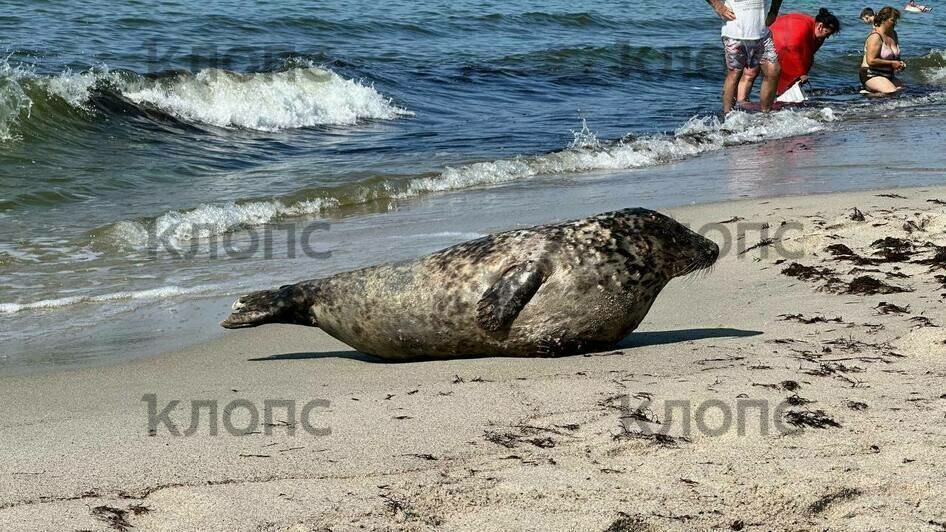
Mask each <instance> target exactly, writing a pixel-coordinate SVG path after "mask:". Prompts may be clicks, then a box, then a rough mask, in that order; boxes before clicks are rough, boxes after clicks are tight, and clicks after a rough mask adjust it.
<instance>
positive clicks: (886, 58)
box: [860, 6, 907, 94]
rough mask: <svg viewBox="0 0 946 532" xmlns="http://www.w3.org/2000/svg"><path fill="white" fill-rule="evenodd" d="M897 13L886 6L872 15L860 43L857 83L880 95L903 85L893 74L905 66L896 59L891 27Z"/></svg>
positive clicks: (897, 53) (894, 34)
mask: <svg viewBox="0 0 946 532" xmlns="http://www.w3.org/2000/svg"><path fill="white" fill-rule="evenodd" d="M899 19H900V12H899V11H897V10H896V9H894V8H892V7H890V6H887V7H885V8H883V9H881V10H880V11H878V12H877V15H876V16H875V17H874V30H873V31H871V32H870V35H868V36H867V41H866V42H865V43H864V59H863V61H861V72H860V74H861V85H863V86H864V89H866V90H868V91H870V92H873V93H880V94H891V93H894V92H897V91H898V90H900V88H901V87H902V86H903V84H902V83H900V80H898V79H897V78H896V77H895V76H894V74H895V73H897V72H899V71H901V70H903V69H904V68H906V67H907V64H906V63H904V62H903V61H901V60H900V40H899V39H898V38H897V32H896V30H894V28H895V27H896V25H897V20H899Z"/></svg>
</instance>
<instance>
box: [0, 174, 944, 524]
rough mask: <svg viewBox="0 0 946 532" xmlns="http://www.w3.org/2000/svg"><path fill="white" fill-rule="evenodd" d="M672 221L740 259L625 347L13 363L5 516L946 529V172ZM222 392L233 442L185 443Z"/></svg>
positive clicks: (0, 514)
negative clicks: (916, 182) (154, 415)
mask: <svg viewBox="0 0 946 532" xmlns="http://www.w3.org/2000/svg"><path fill="white" fill-rule="evenodd" d="M855 207H856V208H857V210H856V211H855V210H854V208H855ZM665 212H668V213H669V214H671V215H673V216H675V217H676V218H678V219H679V220H681V221H683V222H687V223H691V224H692V226H693V227H702V228H704V230H706V234H707V236H709V237H710V238H714V239H716V240H718V241H719V242H720V243H721V245H722V246H723V247H724V249H725V248H727V247H728V248H729V250H728V252H726V253H725V254H724V256H723V257H722V258H721V259H720V261H719V262H718V264H717V266H716V267H715V268H714V270H713V271H712V272H710V273H708V274H704V275H699V276H696V277H690V278H686V279H678V280H675V281H673V282H672V283H671V284H670V285H669V286H668V287H667V289H666V290H665V292H664V293H663V294H662V295H661V296H660V297H659V298H658V300H657V302H656V304H655V305H654V308H653V309H652V310H651V312H650V314H649V315H648V317H647V318H646V319H645V321H644V323H643V324H642V326H641V329H640V330H639V331H637V332H635V333H634V334H632V335H631V336H630V337H628V338H627V339H626V340H625V341H624V342H623V343H622V344H621V345H620V346H618V349H615V350H610V351H605V352H602V353H595V354H592V355H589V356H575V357H566V358H559V359H501V358H482V359H469V360H456V361H437V362H416V363H401V364H390V363H384V362H381V361H379V360H377V359H374V358H372V357H369V356H366V355H362V354H359V353H356V352H354V351H352V350H351V349H350V348H348V347H347V346H345V345H344V344H341V343H339V342H337V341H335V340H333V339H331V338H329V337H327V336H326V335H324V334H322V333H321V332H320V331H318V330H315V329H304V328H299V327H285V326H268V327H264V328H260V329H252V330H244V331H236V332H232V333H229V334H226V335H224V336H222V337H220V338H218V339H215V340H212V341H210V342H207V343H204V344H201V345H199V346H197V347H193V348H187V349H185V350H183V351H177V352H174V353H169V354H165V355H161V356H157V357H153V358H147V359H142V360H136V361H130V362H125V363H122V364H117V365H111V366H107V367H104V368H88V369H80V370H71V371H65V372H53V373H47V374H44V375H30V376H10V377H2V378H0V446H2V448H3V450H4V459H3V460H2V461H0V528H2V529H4V530H15V529H94V530H109V529H112V530H115V529H118V530H121V529H125V528H128V527H131V526H133V527H134V529H138V530H150V529H178V530H180V529H221V530H321V529H329V528H330V529H333V530H334V529H341V530H345V529H354V528H359V527H366V528H368V529H378V528H397V529H419V530H422V529H431V528H441V527H442V528H448V529H468V530H474V529H475V530H481V529H508V528H512V527H515V528H528V529H535V530H549V529H573V528H580V529H592V530H593V529H600V530H605V529H609V530H650V529H654V530H662V529H681V530H682V529H693V528H699V529H704V528H724V529H735V530H740V529H747V530H748V529H758V530H769V529H785V528H792V529H810V528H818V529H838V530H840V529H851V528H853V529H878V528H894V527H896V528H907V529H915V530H916V529H929V530H942V529H943V528H944V527H946V517H944V516H943V513H942V508H943V507H946V495H944V492H943V490H942V468H941V465H942V463H943V462H944V461H946V420H944V417H943V409H944V407H946V385H944V384H943V383H944V382H946V381H944V376H946V344H944V341H946V333H944V332H943V331H944V329H943V327H942V326H943V321H942V320H943V318H942V311H941V309H942V304H943V297H944V295H946V277H943V276H944V275H946V251H944V248H942V247H937V246H946V236H944V234H946V232H944V229H946V188H943V187H937V188H934V187H927V188H920V189H900V190H895V191H866V192H854V193H842V194H829V195H820V196H796V197H786V198H776V199H768V200H745V201H738V202H727V203H716V204H707V205H699V206H693V207H686V208H678V209H670V210H667V211H665ZM708 224H713V225H708ZM765 224H767V229H763V227H764V226H765ZM742 234H744V236H740V235H742ZM885 239H886V240H885ZM226 310H227V309H226V308H225V307H224V308H221V309H220V314H221V316H220V317H223V315H225V314H226ZM128 349H129V350H134V346H133V345H129V346H128ZM149 394H154V397H155V398H156V405H157V410H161V409H163V408H164V407H165V406H167V405H168V402H169V401H173V400H179V401H180V404H179V405H178V406H177V408H175V409H173V410H171V411H170V414H169V415H168V419H169V420H170V421H171V424H170V426H171V428H169V426H168V425H165V424H160V425H158V426H157V427H152V428H154V429H155V430H153V431H152V430H149V423H148V402H147V401H144V400H142V398H143V397H145V396H147V395H149ZM234 400H245V401H248V402H249V404H250V405H252V408H253V409H255V410H257V411H258V413H259V414H260V419H259V423H257V424H253V423H250V421H252V420H250V419H248V415H247V411H248V410H247V408H237V409H235V410H234V412H233V415H232V416H224V412H223V411H224V409H225V407H226V406H227V405H231V407H232V406H233V405H236V404H241V403H233V401H234ZM273 400H288V401H291V402H293V404H295V405H296V407H297V411H296V412H295V413H294V415H292V416H290V415H288V414H289V413H288V412H287V411H286V410H285V409H284V408H283V409H275V410H274V411H275V416H274V417H273V418H272V419H271V420H269V421H270V423H269V424H268V425H266V424H265V423H264V422H265V420H264V419H263V413H264V405H265V404H266V403H267V402H268V401H273ZM313 400H325V401H328V406H327V407H325V406H319V407H317V408H315V409H314V410H312V411H311V412H310V413H311V416H310V417H309V418H308V420H309V421H310V425H311V426H310V427H308V428H309V429H312V428H315V429H330V434H326V435H319V436H316V435H313V434H311V433H310V430H307V429H306V426H304V425H303V424H302V423H301V422H300V419H299V418H300V412H299V410H300V409H302V408H303V406H304V405H306V404H307V403H309V402H310V401H313ZM208 401H210V402H213V404H215V405H217V406H216V408H217V415H216V416H215V417H214V419H216V420H217V426H216V431H215V432H216V433H217V434H216V435H213V434H211V432H214V430H213V426H212V424H211V423H210V422H209V420H208V417H207V415H206V414H207V411H208V410H207V409H206V408H201V409H200V411H199V412H200V417H199V418H198V423H197V424H196V426H195V427H194V428H195V430H194V433H193V434H192V435H186V436H185V435H180V436H175V435H173V434H172V428H173V430H180V431H187V429H188V428H189V426H190V425H191V412H192V408H191V407H192V406H193V405H195V404H201V405H204V406H206V405H207V404H210V403H208ZM242 404H243V405H244V406H245V405H246V403H242ZM683 404H686V405H688V406H687V407H686V408H685V410H686V411H687V412H689V414H690V417H691V422H690V423H689V424H688V425H689V428H687V423H685V417H684V415H683V412H684V411H683V410H681V408H682V407H681V405H683ZM668 405H669V406H672V407H673V408H671V410H670V411H671V412H672V414H673V415H672V416H671V417H670V418H669V419H668V416H667V412H668V409H667V407H668ZM760 409H765V411H766V415H762V416H760V414H759V412H760ZM727 412H728V413H729V414H730V415H731V418H730V420H729V422H727V420H726V415H727ZM740 414H743V415H740ZM224 418H226V421H230V422H232V424H233V425H234V426H235V427H236V428H246V429H247V430H244V431H242V432H245V433H244V434H240V435H234V434H231V432H238V433H239V432H241V431H240V430H235V431H232V430H226V427H225V426H224V423H223V421H224ZM738 418H741V421H740V419H738ZM290 425H291V427H290ZM290 432H294V434H292V435H290ZM609 527H610V528H609Z"/></svg>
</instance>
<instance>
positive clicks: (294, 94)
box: [122, 67, 410, 131]
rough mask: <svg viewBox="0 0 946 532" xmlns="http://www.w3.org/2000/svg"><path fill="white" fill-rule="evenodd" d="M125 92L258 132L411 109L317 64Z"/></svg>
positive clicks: (214, 73)
mask: <svg viewBox="0 0 946 532" xmlns="http://www.w3.org/2000/svg"><path fill="white" fill-rule="evenodd" d="M122 92H123V94H124V96H125V97H126V98H128V99H129V100H131V101H133V102H135V103H137V104H148V105H151V106H154V107H157V108H158V109H161V110H163V111H165V112H167V113H169V114H171V115H173V116H175V117H177V118H180V119H182V120H185V121H189V122H197V123H203V124H210V125H214V126H219V127H238V128H245V129H255V130H259V131H277V130H282V129H293V128H302V127H311V126H318V125H353V124H356V123H358V122H359V121H363V120H372V119H373V120H391V119H395V118H398V117H400V116H404V115H408V114H410V113H409V112H408V111H406V110H405V109H402V108H400V107H398V106H396V105H395V104H394V103H393V102H392V101H391V100H390V99H389V98H387V97H385V96H383V95H381V94H380V93H378V92H377V91H376V90H375V89H374V88H373V87H370V86H368V85H364V84H362V83H360V82H358V81H355V80H350V79H345V78H343V77H341V76H339V75H338V74H336V73H335V72H332V71H331V70H325V69H321V68H315V67H308V68H295V69H291V70H287V71H283V72H271V73H260V74H236V73H233V72H227V71H224V70H217V69H207V70H202V71H200V72H199V73H197V75H195V76H181V77H172V78H168V79H164V80H157V81H153V80H140V81H136V82H134V83H129V84H128V86H127V87H125V88H124V89H123V91H122Z"/></svg>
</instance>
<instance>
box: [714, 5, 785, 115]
mask: <svg viewBox="0 0 946 532" xmlns="http://www.w3.org/2000/svg"><path fill="white" fill-rule="evenodd" d="M706 1H707V3H709V5H711V6H712V7H713V9H714V10H715V11H716V13H717V14H718V15H719V17H720V18H722V19H723V21H724V23H723V31H722V36H723V48H724V49H725V53H726V68H727V69H728V70H729V71H728V72H727V74H726V81H724V82H723V112H724V113H729V112H730V111H732V108H733V104H734V103H735V101H736V88H737V87H738V85H739V78H740V77H741V76H742V70H743V69H744V68H747V67H748V68H755V67H760V69H761V70H762V75H763V76H765V79H764V81H763V82H762V89H761V92H760V94H759V99H760V106H759V108H760V110H761V111H762V112H768V111H769V110H771V109H772V102H773V101H775V90H776V88H777V87H778V78H779V75H780V74H781V69H780V68H779V64H778V54H777V53H776V52H775V42H773V41H772V33H771V32H770V31H769V25H770V24H772V23H773V22H775V17H777V16H778V10H779V8H781V7H782V0H706Z"/></svg>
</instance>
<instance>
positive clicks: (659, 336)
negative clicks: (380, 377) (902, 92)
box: [248, 327, 762, 364]
mask: <svg viewBox="0 0 946 532" xmlns="http://www.w3.org/2000/svg"><path fill="white" fill-rule="evenodd" d="M760 334H762V331H747V330H743V329H730V328H725V327H718V328H715V329H679V330H676V331H648V332H635V333H631V334H630V335H628V337H627V338H625V339H623V340H621V341H620V342H618V344H617V345H615V346H614V348H615V349H633V348H637V347H647V346H649V345H665V344H676V343H680V342H689V341H691V340H705V339H707V338H743V337H746V336H757V335H760ZM593 354H594V353H592V355H593ZM575 356H581V355H575ZM317 358H350V359H353V360H360V361H362V362H371V363H376V364H405V363H412V362H432V361H434V360H439V359H430V360H424V359H419V360H409V361H404V362H401V361H394V360H385V359H383V358H379V357H376V356H373V355H366V354H365V353H361V352H358V351H355V350H351V351H323V352H319V353H315V352H312V353H283V354H280V355H270V356H268V357H260V358H250V359H248V360H249V361H250V362H268V361H273V360H310V359H317ZM463 358H487V357H478V356H469V357H456V358H454V359H450V360H458V359H463Z"/></svg>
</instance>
